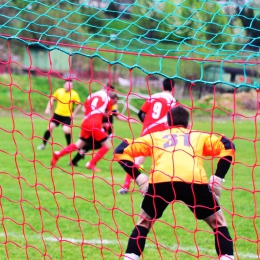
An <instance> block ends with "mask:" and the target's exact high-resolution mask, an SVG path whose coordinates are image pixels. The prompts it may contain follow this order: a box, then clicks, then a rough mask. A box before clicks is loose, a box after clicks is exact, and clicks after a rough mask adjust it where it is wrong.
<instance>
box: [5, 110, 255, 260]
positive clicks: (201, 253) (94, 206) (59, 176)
mask: <svg viewBox="0 0 260 260" xmlns="http://www.w3.org/2000/svg"><path fill="white" fill-rule="evenodd" d="M79 124H80V118H78V119H77V120H76V122H75V125H77V126H75V127H74V128H73V136H74V138H75V139H77V136H78V133H79V127H78V125H79ZM46 127H47V121H46V120H44V119H43V118H40V117H39V116H32V117H30V116H24V115H22V114H20V113H16V114H10V116H2V117H1V127H0V135H1V141H0V153H1V156H0V163H1V171H0V183H1V196H0V209H1V213H0V215H1V227H0V229H1V230H0V259H12V260H13V259H19V260H21V259H66V260H68V259H106V260H110V259H123V258H122V255H123V253H124V250H125V248H126V243H127V241H128V235H130V234H131V231H132V229H133V227H134V223H135V221H136V220H137V215H138V214H139V210H140V203H141V201H142V196H141V195H140V193H139V192H138V189H136V190H135V191H134V192H132V193H130V194H128V195H125V196H120V195H119V194H117V190H118V189H119V188H120V185H122V184H123V181H124V177H125V175H124V173H123V171H122V170H121V168H120V166H119V165H118V164H117V163H116V162H111V159H112V152H110V153H109V154H108V155H107V156H106V160H102V161H101V162H100V164H99V166H100V168H102V173H99V174H92V172H90V171H87V170H86V169H85V167H84V165H85V163H86V162H87V159H88V158H87V159H86V160H85V161H81V162H80V163H79V164H80V166H79V167H76V168H74V169H72V168H71V167H70V166H68V164H67V163H68V161H69V159H70V158H69V156H66V157H65V158H62V159H61V160H60V161H59V162H58V164H57V167H55V168H53V169H52V168H51V167H50V159H51V153H52V150H59V149H60V147H61V146H64V145H65V138H64V136H63V133H62V131H61V128H58V129H55V131H54V135H53V143H54V144H53V146H52V145H48V146H47V148H46V149H45V150H43V151H37V150H36V147H37V146H38V145H39V144H40V143H41V137H42V135H43V132H44V131H45V129H46ZM194 127H195V128H196V129H201V130H207V131H210V130H211V129H213V130H214V131H215V132H219V133H224V134H226V135H227V136H228V137H230V138H234V142H235V144H236V148H237V155H236V163H235V165H234V166H233V167H232V169H231V170H230V171H229V174H228V175H227V178H226V182H225V190H224V191H223V194H222V197H221V205H222V207H223V210H224V213H225V216H226V218H227V221H228V225H229V227H230V231H231V235H232V237H233V238H234V246H235V256H236V259H243V260H246V259H259V251H260V235H259V230H260V211H259V207H260V205H259V204H260V179H259V178H260V177H259V173H260V162H259V157H258V154H259V151H260V139H259V135H258V129H257V125H256V123H254V122H253V121H245V120H244V121H243V120H235V124H232V121H231V119H225V120H218V121H217V120H215V121H214V124H213V125H212V124H211V122H210V121H206V120H199V121H197V122H195V125H194ZM139 132H140V125H131V129H130V128H129V125H128V124H127V123H121V122H119V121H116V122H115V134H116V137H115V138H114V139H113V143H114V146H116V145H117V144H118V143H119V142H120V138H119V137H118V136H122V137H132V133H133V134H134V136H138V134H139ZM149 162H150V160H149V159H147V160H146V162H145V168H146V169H147V170H148V169H149ZM215 163H216V162H214V163H213V164H215ZM206 168H207V170H208V175H209V174H210V172H211V163H210V162H207V163H206ZM257 255H258V256H257ZM144 259H149V260H157V259H180V260H186V259H217V258H216V253H215V249H214V238H213V235H212V234H211V231H210V229H209V228H208V227H207V226H206V224H205V223H204V222H198V221H196V220H195V219H194V217H193V215H192V214H191V213H190V212H189V210H188V209H187V208H186V207H185V206H184V205H183V204H181V203H174V204H173V205H170V206H169V207H168V208H167V210H166V212H165V214H164V216H163V217H162V218H161V219H160V220H159V221H158V222H156V224H155V225H154V228H153V230H152V232H151V233H150V234H149V236H148V240H147V244H146V249H145V251H144Z"/></svg>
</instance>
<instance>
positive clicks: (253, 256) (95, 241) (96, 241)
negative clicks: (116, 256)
mask: <svg viewBox="0 0 260 260" xmlns="http://www.w3.org/2000/svg"><path fill="white" fill-rule="evenodd" d="M0 237H5V233H0ZM8 237H15V238H19V239H24V237H23V236H22V235H18V234H15V233H8ZM26 237H27V238H28V239H33V240H35V239H39V240H41V241H42V237H41V236H38V235H34V236H26ZM43 240H44V241H48V242H53V243H55V242H59V243H60V242H61V241H62V242H71V243H75V244H77V243H78V244H82V242H83V243H84V244H92V245H117V244H118V241H116V240H107V239H102V241H101V240H100V239H91V240H84V241H82V239H75V238H65V237H64V238H62V239H59V238H54V237H46V236H43ZM120 244H122V245H126V242H124V241H120ZM163 246H164V247H167V248H169V249H170V250H183V251H189V252H192V253H197V252H198V250H197V249H196V248H195V247H193V246H186V247H185V246H184V247H183V246H178V245H172V246H169V245H163ZM147 247H150V248H156V247H157V246H156V245H154V244H151V243H150V244H147V245H146V248H147ZM199 252H205V253H210V254H211V253H212V255H215V254H216V251H215V250H208V249H206V248H202V247H199ZM238 256H239V257H243V258H245V259H260V255H259V256H257V255H256V254H251V253H243V252H240V253H238Z"/></svg>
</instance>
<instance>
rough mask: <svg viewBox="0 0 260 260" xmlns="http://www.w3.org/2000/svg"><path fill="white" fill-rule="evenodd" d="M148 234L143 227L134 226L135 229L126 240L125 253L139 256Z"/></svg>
mask: <svg viewBox="0 0 260 260" xmlns="http://www.w3.org/2000/svg"><path fill="white" fill-rule="evenodd" d="M148 232H149V231H148V229H147V228H145V227H143V226H135V229H134V230H133V232H132V234H131V236H130V238H129V240H128V245H127V249H126V253H127V254H135V255H138V256H140V255H141V254H142V253H143V251H144V247H145V241H146V237H147V234H148Z"/></svg>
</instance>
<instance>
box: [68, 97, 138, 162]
mask: <svg viewBox="0 0 260 260" xmlns="http://www.w3.org/2000/svg"><path fill="white" fill-rule="evenodd" d="M110 98H111V100H112V104H113V105H112V112H111V114H110V115H109V116H104V117H103V129H104V131H105V132H107V134H108V135H109V136H110V135H111V134H112V133H113V132H114V130H113V122H114V117H115V118H117V119H118V120H120V121H124V122H129V123H138V121H137V120H135V119H132V118H130V119H128V118H126V117H125V116H123V115H121V114H120V113H118V99H119V98H118V96H117V95H116V94H115V93H112V94H111V95H110ZM101 146H102V145H101V142H100V141H95V140H93V138H92V136H91V137H89V138H88V140H87V141H86V145H85V146H84V147H83V148H82V149H80V151H79V152H78V153H77V154H76V155H75V156H74V158H73V159H72V161H71V162H70V163H69V165H73V166H78V162H79V161H80V160H81V159H84V157H85V154H86V153H87V152H88V151H91V150H92V151H93V150H97V149H99V148H101Z"/></svg>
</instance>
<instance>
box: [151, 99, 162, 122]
mask: <svg viewBox="0 0 260 260" xmlns="http://www.w3.org/2000/svg"><path fill="white" fill-rule="evenodd" d="M161 110H162V103H161V102H155V103H154V105H153V113H152V118H153V119H158V118H159V117H160V114H161Z"/></svg>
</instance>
